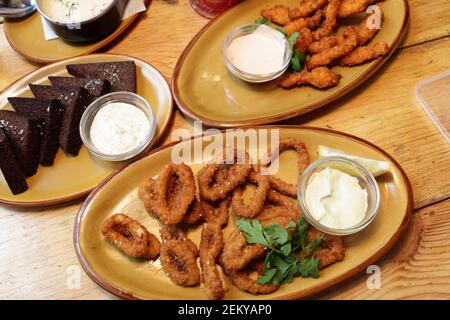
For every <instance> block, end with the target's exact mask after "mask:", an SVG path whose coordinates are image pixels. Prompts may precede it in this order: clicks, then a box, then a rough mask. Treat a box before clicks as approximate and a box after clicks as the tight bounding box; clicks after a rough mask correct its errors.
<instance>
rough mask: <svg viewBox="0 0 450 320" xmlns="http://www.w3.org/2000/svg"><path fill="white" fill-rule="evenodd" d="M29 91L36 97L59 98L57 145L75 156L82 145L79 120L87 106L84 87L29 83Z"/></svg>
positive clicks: (86, 94) (86, 95)
mask: <svg viewBox="0 0 450 320" xmlns="http://www.w3.org/2000/svg"><path fill="white" fill-rule="evenodd" d="M30 88H31V91H32V92H33V94H34V95H35V97H36V98H38V99H43V100H54V99H55V100H59V102H60V103H61V105H62V106H63V108H64V111H63V117H62V122H61V132H60V134H59V145H60V146H61V148H62V149H63V150H64V152H66V153H67V154H70V155H73V156H77V155H78V153H79V152H80V148H81V145H82V141H81V137H80V129H79V125H80V120H81V116H82V115H83V112H84V111H85V110H86V107H87V106H88V97H89V93H88V92H87V90H86V89H84V88H73V87H71V88H54V87H51V86H43V85H35V84H30Z"/></svg>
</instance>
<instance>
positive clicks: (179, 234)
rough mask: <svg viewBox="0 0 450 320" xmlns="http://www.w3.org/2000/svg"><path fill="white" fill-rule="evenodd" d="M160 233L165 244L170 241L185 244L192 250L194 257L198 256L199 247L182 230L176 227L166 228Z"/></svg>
mask: <svg viewBox="0 0 450 320" xmlns="http://www.w3.org/2000/svg"><path fill="white" fill-rule="evenodd" d="M159 233H160V235H161V240H162V242H163V243H165V242H167V241H170V240H177V241H181V242H184V243H185V244H186V245H187V247H188V250H190V251H191V252H192V254H193V255H195V256H198V249H197V246H196V245H195V243H194V242H192V240H191V239H189V238H188V237H187V236H186V234H185V233H184V232H183V230H181V229H180V228H178V227H176V226H164V228H162V229H161V230H159Z"/></svg>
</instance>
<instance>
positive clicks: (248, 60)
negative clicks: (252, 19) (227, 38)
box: [226, 25, 286, 75]
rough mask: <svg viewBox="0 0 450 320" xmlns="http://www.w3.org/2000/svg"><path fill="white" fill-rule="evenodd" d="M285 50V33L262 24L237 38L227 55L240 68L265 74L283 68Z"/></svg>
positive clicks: (253, 72)
mask: <svg viewBox="0 0 450 320" xmlns="http://www.w3.org/2000/svg"><path fill="white" fill-rule="evenodd" d="M285 51H286V39H285V37H284V35H283V34H282V33H281V32H279V31H277V30H274V29H272V28H270V27H268V26H265V25H261V26H259V27H258V28H257V29H256V30H255V31H254V32H253V33H251V34H246V35H243V36H240V37H238V38H235V39H234V40H233V41H232V42H231V44H230V45H229V47H228V49H227V52H226V55H227V58H228V60H229V61H230V62H231V63H232V64H233V65H234V66H235V67H237V68H238V69H240V70H242V71H245V72H247V73H251V74H261V75H263V74H269V73H273V72H276V71H279V70H280V69H281V68H282V66H283V62H284V54H285Z"/></svg>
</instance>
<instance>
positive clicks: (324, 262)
mask: <svg viewBox="0 0 450 320" xmlns="http://www.w3.org/2000/svg"><path fill="white" fill-rule="evenodd" d="M321 236H322V233H321V232H320V231H319V230H317V229H315V228H313V227H309V229H308V238H307V242H308V243H309V242H311V241H313V240H314V239H318V238H319V237H321ZM314 257H315V258H316V259H319V260H320V263H319V268H320V269H323V268H326V267H328V266H330V265H332V264H333V263H335V262H338V261H342V260H343V259H344V257H345V245H344V239H343V238H342V237H338V236H333V235H329V234H327V235H325V238H324V239H323V242H322V244H321V245H320V246H319V247H318V248H317V249H316V252H315V254H314Z"/></svg>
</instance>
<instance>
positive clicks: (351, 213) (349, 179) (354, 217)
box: [305, 167, 368, 229]
mask: <svg viewBox="0 0 450 320" xmlns="http://www.w3.org/2000/svg"><path fill="white" fill-rule="evenodd" d="M305 200H306V206H307V208H308V211H309V212H310V214H311V215H312V216H313V217H314V219H316V220H317V221H319V222H320V223H322V224H323V225H325V226H327V227H331V228H335V229H347V228H351V227H354V226H355V225H357V224H358V223H360V222H361V221H362V220H363V219H364V217H365V215H366V212H367V207H368V200H367V191H366V190H364V189H363V188H362V187H361V186H360V185H359V182H358V178H356V177H353V176H351V175H349V174H347V173H345V172H342V171H340V170H336V169H332V168H329V167H327V168H325V169H323V170H322V171H320V172H316V173H314V174H313V175H312V176H311V178H310V180H309V181H308V185H307V186H306V191H305Z"/></svg>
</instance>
